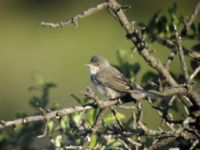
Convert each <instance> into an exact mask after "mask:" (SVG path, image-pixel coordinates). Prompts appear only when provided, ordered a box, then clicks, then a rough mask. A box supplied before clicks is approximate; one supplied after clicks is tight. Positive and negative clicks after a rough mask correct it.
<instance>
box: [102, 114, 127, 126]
mask: <svg viewBox="0 0 200 150" xmlns="http://www.w3.org/2000/svg"><path fill="white" fill-rule="evenodd" d="M116 116H117V118H118V119H119V120H120V121H121V120H123V119H125V115H124V114H122V113H119V112H117V114H116ZM104 122H105V123H106V124H110V123H112V122H116V118H115V116H114V115H113V114H112V113H110V114H108V115H107V116H106V117H105V118H104Z"/></svg>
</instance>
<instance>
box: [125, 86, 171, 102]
mask: <svg viewBox="0 0 200 150" xmlns="http://www.w3.org/2000/svg"><path fill="white" fill-rule="evenodd" d="M129 92H130V94H131V96H132V97H133V98H134V99H137V100H140V99H144V98H147V97H149V98H152V99H157V98H162V99H163V98H167V97H166V96H164V95H162V94H161V93H159V92H157V91H153V90H150V91H145V90H143V89H140V88H136V89H134V90H130V91H129Z"/></svg>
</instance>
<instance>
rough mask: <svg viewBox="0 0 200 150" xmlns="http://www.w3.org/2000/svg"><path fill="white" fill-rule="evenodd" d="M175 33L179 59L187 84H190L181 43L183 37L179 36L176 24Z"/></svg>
mask: <svg viewBox="0 0 200 150" xmlns="http://www.w3.org/2000/svg"><path fill="white" fill-rule="evenodd" d="M174 31H175V37H176V45H177V47H176V48H177V51H178V54H179V58H180V65H181V68H182V71H183V74H184V77H185V80H186V83H188V82H189V73H188V70H187V65H186V62H185V57H184V53H183V48H182V43H181V42H182V39H181V36H179V34H178V32H177V28H176V25H175V24H174Z"/></svg>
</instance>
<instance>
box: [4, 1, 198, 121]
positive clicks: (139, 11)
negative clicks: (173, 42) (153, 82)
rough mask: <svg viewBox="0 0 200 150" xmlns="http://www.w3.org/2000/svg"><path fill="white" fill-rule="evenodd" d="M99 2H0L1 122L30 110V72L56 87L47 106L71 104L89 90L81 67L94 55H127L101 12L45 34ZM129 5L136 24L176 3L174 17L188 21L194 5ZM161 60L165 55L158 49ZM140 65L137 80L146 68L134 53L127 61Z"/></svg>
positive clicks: (121, 34)
mask: <svg viewBox="0 0 200 150" xmlns="http://www.w3.org/2000/svg"><path fill="white" fill-rule="evenodd" d="M100 2H102V0H1V1H0V18H1V19H0V72H1V73H0V120H1V119H5V120H8V119H12V118H14V117H15V114H16V113H17V112H31V111H33V110H32V109H31V107H30V105H29V100H30V97H31V95H32V93H31V92H29V91H28V88H29V87H30V86H31V85H33V84H34V81H33V80H32V79H31V75H32V74H33V72H34V73H36V74H39V75H41V76H43V77H44V78H46V79H50V80H52V81H54V82H55V83H57V84H58V87H57V88H54V90H52V91H51V93H50V100H51V102H50V103H51V104H53V103H55V102H58V103H60V104H61V105H62V107H70V106H73V105H75V104H76V103H75V100H73V98H71V96H70V94H72V93H73V94H75V95H78V96H80V97H83V96H82V95H81V93H80V92H81V91H84V90H85V88H86V86H88V85H90V81H89V78H88V72H87V68H86V67H85V66H84V64H85V63H87V62H88V61H89V59H90V57H91V56H92V55H94V54H99V55H103V56H104V57H106V58H108V59H109V60H110V61H111V62H112V63H113V64H116V65H117V63H118V61H117V58H116V51H117V50H119V49H127V50H130V49H131V47H132V44H131V43H130V42H129V41H128V40H126V38H125V33H124V31H123V30H122V28H121V27H120V26H119V24H117V23H116V22H115V20H114V19H113V18H112V17H111V16H110V15H109V14H108V13H107V12H106V11H105V10H104V11H101V12H98V13H96V14H94V15H92V16H90V17H88V18H85V19H83V20H80V21H79V22H78V28H74V27H73V25H71V26H68V27H65V28H63V29H47V28H43V27H42V26H40V22H41V21H50V22H57V21H62V20H65V19H67V18H69V17H70V16H73V15H75V14H77V13H79V12H80V11H82V10H84V9H87V8H89V7H91V6H94V5H96V4H98V3H100ZM120 2H121V3H123V4H130V5H131V6H132V8H131V9H129V10H127V12H126V13H127V14H128V16H129V18H130V19H131V20H135V21H136V22H147V20H148V19H149V18H150V17H151V16H152V15H153V13H154V12H156V11H158V10H162V11H163V12H166V11H167V8H168V7H170V6H172V4H173V2H177V3H178V12H179V13H180V14H183V15H185V16H189V15H190V14H191V12H192V8H193V6H194V5H195V4H196V3H197V0H177V1H174V0H167V1H161V0H151V1H150V0H121V1H120ZM155 48H156V49H157V52H158V53H159V54H160V55H161V58H166V56H167V55H166V54H168V51H166V50H165V49H163V48H162V50H161V47H157V46H156V45H155ZM131 61H132V62H133V63H135V62H139V63H141V66H142V70H141V71H140V73H139V76H138V77H137V78H136V80H137V82H140V75H141V76H142V74H143V73H144V72H145V71H146V70H147V69H149V67H148V65H147V64H146V63H144V61H143V59H142V58H141V57H140V56H139V55H138V54H137V53H135V54H134V57H133V58H132V60H131ZM175 67H176V66H174V68H175Z"/></svg>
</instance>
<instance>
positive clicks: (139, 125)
mask: <svg viewBox="0 0 200 150" xmlns="http://www.w3.org/2000/svg"><path fill="white" fill-rule="evenodd" d="M105 8H106V9H107V10H108V12H109V13H110V14H111V15H112V16H113V18H114V19H115V20H117V21H118V23H119V24H120V25H121V27H122V28H123V29H124V30H125V31H126V34H127V38H128V39H129V40H130V41H131V42H132V43H133V44H134V46H135V47H136V48H137V50H138V52H139V54H140V55H141V56H142V57H143V59H144V60H145V61H146V63H148V64H149V65H150V66H151V67H152V68H154V69H155V70H156V71H157V72H158V73H159V74H160V75H161V77H162V79H163V80H165V81H166V82H167V84H165V85H162V83H158V84H159V86H161V87H162V88H161V89H162V90H159V89H158V90H157V91H155V90H149V91H147V92H149V93H151V94H154V95H156V96H158V97H157V98H159V99H160V98H161V97H160V96H163V97H164V98H163V99H162V98H161V100H162V101H164V100H165V102H166V104H165V105H162V106H155V105H154V103H153V101H152V99H151V97H146V98H145V100H147V102H148V104H149V105H150V106H151V107H152V108H153V109H155V110H156V111H157V112H158V114H159V115H160V117H161V118H162V123H164V124H165V128H166V127H168V128H169V130H164V129H163V128H162V127H161V126H160V127H159V128H158V129H150V128H149V127H148V126H146V125H145V124H144V123H143V122H142V117H143V109H142V107H141V103H140V101H138V103H137V104H136V106H135V107H130V106H123V105H122V104H125V103H127V102H130V101H131V100H127V99H121V100H120V102H119V100H106V101H101V100H100V99H99V98H98V97H97V96H96V95H95V94H94V93H88V92H86V93H85V96H86V97H87V98H90V99H93V100H95V101H94V102H91V103H88V104H85V105H83V106H75V107H72V108H65V109H61V110H55V111H51V112H48V113H44V114H42V115H37V116H29V117H25V118H20V119H16V120H12V121H1V122H0V129H3V128H6V127H10V126H17V125H21V124H28V123H32V122H37V121H46V120H51V119H52V118H60V117H61V116H63V115H69V114H71V113H74V112H81V111H87V110H90V109H96V108H99V109H100V112H99V114H98V115H97V117H96V121H95V122H94V124H93V126H92V128H91V129H90V132H89V131H88V129H87V130H86V129H83V130H84V131H81V130H80V129H79V131H80V136H86V137H88V138H90V136H91V134H96V135H98V136H99V137H102V138H103V139H104V140H106V139H108V138H111V137H114V138H118V139H119V142H120V143H122V147H119V149H132V148H135V149H148V150H153V149H156V148H159V147H161V146H163V145H167V144H169V143H171V142H174V141H176V140H177V141H178V139H183V140H185V141H188V142H189V143H190V144H189V148H190V149H195V148H196V147H198V146H199V141H200V132H199V129H198V127H199V125H200V124H199V116H200V111H199V109H200V95H199V94H198V93H199V91H198V89H195V88H194V87H193V85H192V84H193V81H194V79H195V77H196V76H197V74H198V73H199V72H200V66H198V67H197V68H196V69H195V70H194V72H193V73H191V75H190V76H189V71H188V68H187V65H186V61H185V55H188V56H190V57H191V58H192V59H195V60H200V54H199V53H197V52H194V51H192V50H189V49H188V48H186V47H184V46H183V45H182V41H181V40H182V39H181V38H182V37H181V36H182V35H181V34H178V32H177V31H176V30H175V31H176V33H175V41H171V40H168V39H162V38H161V37H159V36H158V35H157V34H152V35H151V36H152V37H153V38H154V39H155V40H156V41H157V42H158V43H160V44H162V45H164V46H166V47H168V48H169V49H170V50H171V53H170V56H169V58H168V60H167V62H166V63H165V64H162V62H161V61H160V60H159V59H158V58H156V57H155V56H154V55H152V54H151V53H150V50H149V49H148V42H147V40H146V39H145V38H144V36H143V35H142V33H140V32H139V30H138V29H137V28H136V27H135V26H134V24H133V23H131V22H130V21H129V20H128V18H127V16H126V14H125V12H124V7H123V6H121V5H120V4H119V3H118V2H117V0H107V1H106V2H103V3H101V4H98V5H97V6H95V7H92V8H89V9H87V10H85V11H83V12H82V13H80V14H77V15H76V16H74V17H71V18H69V19H67V20H66V21H62V22H59V23H47V22H42V23H41V24H42V26H45V27H49V28H61V27H65V26H67V25H69V24H75V25H77V23H78V21H79V20H80V19H83V18H85V17H87V16H90V15H92V14H94V13H96V12H98V11H100V10H103V9H105ZM199 10H200V1H199V2H198V4H197V5H196V6H195V8H194V10H193V13H192V15H191V16H190V18H189V20H188V22H186V23H185V27H184V28H183V29H182V31H183V30H185V28H186V30H188V29H189V27H190V26H191V24H192V23H193V22H194V20H195V18H196V16H197V15H198V13H199ZM176 54H179V58H180V65H181V66H182V70H183V74H184V76H185V79H186V81H185V82H184V84H183V85H182V84H180V83H178V82H177V81H176V79H175V78H174V77H173V76H172V75H171V73H170V72H169V68H170V64H171V62H172V61H173V59H174V57H175V55H176ZM177 101H178V102H179V103H182V104H183V105H184V108H185V110H186V115H185V116H184V119H183V120H178V121H176V120H175V119H174V118H173V114H172V113H170V111H169V109H171V108H172V106H173V105H174V103H175V102H177ZM114 105H117V106H119V107H120V108H122V109H128V110H130V111H131V110H132V111H135V112H133V125H132V128H130V127H129V126H127V127H124V124H123V122H121V121H120V119H119V118H118V117H117V115H116V114H117V111H116V110H115V109H114V108H113V106H114ZM109 107H110V109H111V111H112V113H113V115H114V116H115V119H116V122H117V125H118V127H117V126H116V125H113V126H112V127H109V126H105V125H104V124H103V122H102V118H103V115H104V113H105V110H106V108H109ZM101 126H103V128H104V129H103V130H102V129H101V128H102V127H101ZM131 136H137V138H135V139H136V140H133V139H132V138H131ZM140 136H145V137H152V138H153V139H154V140H155V141H154V142H153V143H152V145H150V147H149V148H148V147H147V145H146V144H145V143H144V142H143V141H142V140H140ZM86 139H87V138H86ZM87 145H88V141H86V142H85V145H72V144H68V145H65V146H64V147H65V149H84V148H86V147H87ZM97 148H99V149H106V147H105V145H104V144H102V145H97Z"/></svg>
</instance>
